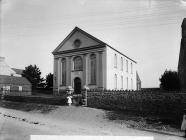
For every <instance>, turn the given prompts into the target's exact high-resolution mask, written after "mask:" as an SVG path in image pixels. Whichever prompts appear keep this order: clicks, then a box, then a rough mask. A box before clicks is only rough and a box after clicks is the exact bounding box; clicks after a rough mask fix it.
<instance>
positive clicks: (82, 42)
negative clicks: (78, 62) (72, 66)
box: [53, 27, 104, 53]
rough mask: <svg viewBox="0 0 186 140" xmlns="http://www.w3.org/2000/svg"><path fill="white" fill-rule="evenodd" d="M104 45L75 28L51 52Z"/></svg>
mask: <svg viewBox="0 0 186 140" xmlns="http://www.w3.org/2000/svg"><path fill="white" fill-rule="evenodd" d="M99 44H104V42H102V41H100V40H98V39H97V38H95V37H93V36H92V35H90V34H88V33H86V32H84V31H83V30H81V29H79V28H77V27H76V28H75V29H74V30H73V31H72V32H71V33H70V34H69V35H68V36H67V37H66V38H65V39H64V40H63V41H62V42H61V44H59V46H58V47H57V48H56V49H55V50H54V51H53V53H56V52H61V51H66V50H73V49H77V48H84V47H90V46H95V45H99Z"/></svg>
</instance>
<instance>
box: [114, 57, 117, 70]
mask: <svg viewBox="0 0 186 140" xmlns="http://www.w3.org/2000/svg"><path fill="white" fill-rule="evenodd" d="M114 68H117V54H114Z"/></svg>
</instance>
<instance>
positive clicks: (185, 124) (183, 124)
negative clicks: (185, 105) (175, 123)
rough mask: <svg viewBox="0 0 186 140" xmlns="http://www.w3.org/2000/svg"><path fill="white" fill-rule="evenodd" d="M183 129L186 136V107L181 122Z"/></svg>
mask: <svg viewBox="0 0 186 140" xmlns="http://www.w3.org/2000/svg"><path fill="white" fill-rule="evenodd" d="M181 130H182V131H184V132H185V134H184V137H185V138H186V109H184V114H183V120H182V124H181Z"/></svg>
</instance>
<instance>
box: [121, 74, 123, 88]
mask: <svg viewBox="0 0 186 140" xmlns="http://www.w3.org/2000/svg"><path fill="white" fill-rule="evenodd" d="M121 89H123V76H121Z"/></svg>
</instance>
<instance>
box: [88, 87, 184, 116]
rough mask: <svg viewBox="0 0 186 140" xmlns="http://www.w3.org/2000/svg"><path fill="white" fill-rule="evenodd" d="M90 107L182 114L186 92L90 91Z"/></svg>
mask: <svg viewBox="0 0 186 140" xmlns="http://www.w3.org/2000/svg"><path fill="white" fill-rule="evenodd" d="M87 102H88V106H89V107H94V108H102V109H108V110H125V111H135V112H139V113H150V114H152V113H153V114H167V115H168V114H171V115H174V116H182V114H183V110H184V109H186V93H177V92H160V91H159V92H150V91H148V92H143V91H130V92H129V91H90V90H89V91H88V92H87Z"/></svg>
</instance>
